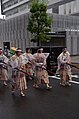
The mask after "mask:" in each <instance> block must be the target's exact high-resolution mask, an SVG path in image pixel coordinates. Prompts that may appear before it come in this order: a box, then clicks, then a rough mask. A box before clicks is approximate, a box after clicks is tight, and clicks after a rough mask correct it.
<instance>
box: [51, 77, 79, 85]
mask: <svg viewBox="0 0 79 119" xmlns="http://www.w3.org/2000/svg"><path fill="white" fill-rule="evenodd" d="M72 77H74V75H72ZM49 78H55V79H58V80H60V77H57V76H49ZM74 78H78V77H77V75H76V76H75V77H74ZM70 82H71V83H74V84H78V85H79V82H77V81H70Z"/></svg>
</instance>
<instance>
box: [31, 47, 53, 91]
mask: <svg viewBox="0 0 79 119" xmlns="http://www.w3.org/2000/svg"><path fill="white" fill-rule="evenodd" d="M33 56H34V58H35V62H36V77H37V81H36V82H35V84H34V85H33V86H34V87H36V88H38V87H39V86H40V84H41V83H42V81H43V82H44V83H45V84H46V87H47V89H49V88H52V86H50V85H49V78H48V72H47V71H46V57H45V55H44V53H43V48H40V49H38V51H37V53H35V54H34V55H33Z"/></svg>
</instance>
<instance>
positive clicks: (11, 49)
mask: <svg viewBox="0 0 79 119" xmlns="http://www.w3.org/2000/svg"><path fill="white" fill-rule="evenodd" d="M16 50H17V48H15V47H11V48H10V55H11V56H12V55H14V54H15V52H16Z"/></svg>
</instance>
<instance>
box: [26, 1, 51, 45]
mask: <svg viewBox="0 0 79 119" xmlns="http://www.w3.org/2000/svg"><path fill="white" fill-rule="evenodd" d="M31 1H32V4H31V9H30V17H29V23H28V30H29V31H30V32H31V33H32V39H31V41H33V42H37V45H38V46H39V45H40V42H41V41H45V40H47V39H49V36H48V35H47V33H48V32H50V31H51V18H50V17H49V15H48V14H47V5H46V4H45V2H44V1H42V0H31Z"/></svg>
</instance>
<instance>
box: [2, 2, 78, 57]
mask: <svg viewBox="0 0 79 119" xmlns="http://www.w3.org/2000/svg"><path fill="white" fill-rule="evenodd" d="M11 1H13V2H11ZM75 1H76V2H78V1H79V0H48V1H47V2H48V11H47V12H49V13H50V14H49V15H50V16H51V19H52V24H51V32H52V33H55V35H53V36H52V37H51V38H52V41H51V43H50V42H49V41H48V40H47V41H46V42H45V43H44V44H42V43H41V45H46V46H50V47H52V46H56V47H57V46H58V47H59V46H67V48H68V50H69V52H70V53H71V54H72V55H77V54H79V47H78V46H79V16H77V15H78V12H76V13H75V15H76V16H74V15H73V14H74V13H72V14H69V15H68V14H64V12H63V10H64V8H63V7H62V5H67V4H68V3H72V2H75ZM7 3H8V4H7ZM26 4H28V5H26ZM3 5H5V6H6V7H3ZM22 6H25V7H23V9H21V8H22ZM26 6H29V0H2V13H3V14H5V15H6V19H5V20H1V21H0V45H1V46H2V47H4V45H8V47H11V46H15V47H20V48H22V50H23V51H25V48H26V47H36V46H37V43H33V42H31V34H30V33H29V32H28V30H27V25H28V17H29V12H28V11H29V7H26ZM16 8H18V12H14V13H13V12H12V11H16V10H15V9H16ZM67 10H68V9H67ZM71 11H72V10H71ZM66 13H67V12H66ZM58 32H62V33H63V32H64V33H65V36H63V35H58Z"/></svg>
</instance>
